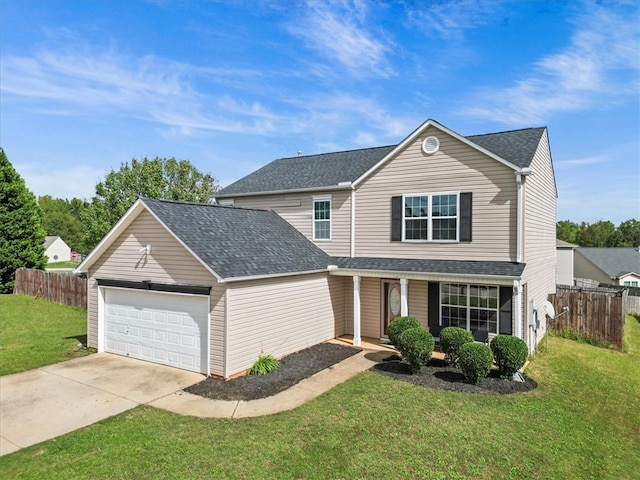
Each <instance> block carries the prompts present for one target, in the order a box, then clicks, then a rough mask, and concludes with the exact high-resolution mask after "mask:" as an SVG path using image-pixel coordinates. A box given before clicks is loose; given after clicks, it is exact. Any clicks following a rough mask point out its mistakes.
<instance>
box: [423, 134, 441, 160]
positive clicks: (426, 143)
mask: <svg viewBox="0 0 640 480" xmlns="http://www.w3.org/2000/svg"><path fill="white" fill-rule="evenodd" d="M439 148H440V140H438V137H434V136H433V135H430V136H428V137H427V138H425V139H424V140H423V142H422V151H423V152H424V153H426V154H427V155H433V154H434V153H436V152H437V151H438V149H439Z"/></svg>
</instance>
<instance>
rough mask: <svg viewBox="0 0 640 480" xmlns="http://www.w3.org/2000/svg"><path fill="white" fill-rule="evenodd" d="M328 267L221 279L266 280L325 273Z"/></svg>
mask: <svg viewBox="0 0 640 480" xmlns="http://www.w3.org/2000/svg"><path fill="white" fill-rule="evenodd" d="M329 270H330V269H329V268H323V269H320V270H306V271H303V272H286V273H274V274H271V275H248V276H246V277H229V278H225V279H224V280H222V281H223V282H225V283H235V282H248V281H250V280H266V279H268V278H281V277H295V276H299V275H311V274H313V273H327V272H328V271H329Z"/></svg>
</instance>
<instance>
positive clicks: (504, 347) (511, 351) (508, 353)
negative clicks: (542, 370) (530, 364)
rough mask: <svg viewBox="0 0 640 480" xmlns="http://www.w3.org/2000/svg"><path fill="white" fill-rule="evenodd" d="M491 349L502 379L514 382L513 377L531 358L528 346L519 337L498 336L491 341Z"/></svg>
mask: <svg viewBox="0 0 640 480" xmlns="http://www.w3.org/2000/svg"><path fill="white" fill-rule="evenodd" d="M490 347H491V351H492V352H493V357H494V358H495V362H496V365H497V366H498V371H499V372H500V377H502V378H505V379H507V380H513V375H514V374H515V373H516V372H517V371H518V370H520V369H521V368H522V367H523V366H524V364H525V362H526V361H527V357H528V356H529V349H528V348H527V344H526V343H524V342H523V341H522V340H520V339H519V338H518V337H512V336H511V335H496V336H495V337H493V340H491V345H490Z"/></svg>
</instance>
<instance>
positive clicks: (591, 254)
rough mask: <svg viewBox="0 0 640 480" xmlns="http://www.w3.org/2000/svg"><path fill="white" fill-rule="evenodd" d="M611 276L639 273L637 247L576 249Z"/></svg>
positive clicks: (639, 265) (639, 261)
mask: <svg viewBox="0 0 640 480" xmlns="http://www.w3.org/2000/svg"><path fill="white" fill-rule="evenodd" d="M576 251H577V252H579V253H580V254H581V255H582V256H584V257H585V258H586V259H587V260H589V261H590V262H591V263H593V264H594V265H595V266H596V267H598V268H599V269H600V270H602V271H603V272H605V273H606V274H607V275H608V276H610V277H611V278H620V277H622V276H623V275H626V274H628V273H636V274H640V252H638V249H637V248H631V247H629V248H596V247H581V248H577V249H576Z"/></svg>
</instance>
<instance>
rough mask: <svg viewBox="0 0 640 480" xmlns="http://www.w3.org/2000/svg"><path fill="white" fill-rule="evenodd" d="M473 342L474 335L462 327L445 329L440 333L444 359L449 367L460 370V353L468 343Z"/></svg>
mask: <svg viewBox="0 0 640 480" xmlns="http://www.w3.org/2000/svg"><path fill="white" fill-rule="evenodd" d="M472 342H473V334H472V333H471V332H470V331H469V330H465V329H464V328H461V327H444V328H443V329H442V330H441V331H440V346H441V347H442V351H443V352H444V359H445V361H446V362H447V363H448V364H449V365H453V366H454V367H456V368H459V367H460V365H459V363H458V356H459V354H458V352H459V351H460V347H462V345H464V344H466V343H472Z"/></svg>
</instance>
